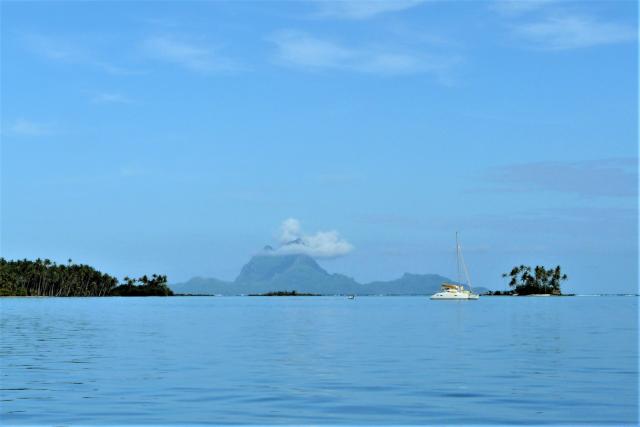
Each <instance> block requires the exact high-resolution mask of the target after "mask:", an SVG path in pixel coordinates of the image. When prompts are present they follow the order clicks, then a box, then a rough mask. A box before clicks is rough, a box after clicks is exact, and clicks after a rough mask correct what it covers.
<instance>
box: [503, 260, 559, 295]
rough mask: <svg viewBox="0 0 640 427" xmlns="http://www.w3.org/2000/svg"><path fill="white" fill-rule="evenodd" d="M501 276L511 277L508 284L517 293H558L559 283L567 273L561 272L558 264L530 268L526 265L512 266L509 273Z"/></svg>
mask: <svg viewBox="0 0 640 427" xmlns="http://www.w3.org/2000/svg"><path fill="white" fill-rule="evenodd" d="M502 277H511V281H510V282H509V286H510V287H511V288H512V289H513V292H515V293H516V294H518V295H531V294H549V293H551V294H555V295H560V294H561V293H562V292H561V290H560V283H561V282H562V281H564V280H567V275H566V274H562V270H561V269H560V266H559V265H558V266H556V267H555V268H550V269H548V270H547V269H546V268H544V267H543V266H541V265H538V266H536V267H535V269H532V268H531V267H529V266H527V265H521V266H518V267H513V269H512V270H511V272H510V273H504V274H503V275H502Z"/></svg>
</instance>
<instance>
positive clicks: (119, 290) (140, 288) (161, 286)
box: [111, 274, 173, 297]
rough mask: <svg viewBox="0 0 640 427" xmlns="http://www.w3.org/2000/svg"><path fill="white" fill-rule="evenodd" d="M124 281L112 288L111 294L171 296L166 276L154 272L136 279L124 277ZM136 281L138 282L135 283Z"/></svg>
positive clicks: (171, 292)
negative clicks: (149, 275)
mask: <svg viewBox="0 0 640 427" xmlns="http://www.w3.org/2000/svg"><path fill="white" fill-rule="evenodd" d="M124 281H125V283H124V284H122V285H120V286H118V287H116V288H114V289H112V290H111V295H112V296H123V297H124V296H139V297H141V296H151V295H156V296H171V295H173V291H172V290H171V289H169V287H168V286H167V276H164V275H158V274H154V275H152V276H151V278H149V277H147V275H144V276H142V277H140V278H138V279H132V278H130V277H125V278H124ZM136 283H138V284H136Z"/></svg>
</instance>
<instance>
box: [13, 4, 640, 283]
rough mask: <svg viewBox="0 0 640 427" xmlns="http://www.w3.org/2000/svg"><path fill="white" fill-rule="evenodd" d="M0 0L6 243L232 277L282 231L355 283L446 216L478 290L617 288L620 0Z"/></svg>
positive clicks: (631, 224)
mask: <svg viewBox="0 0 640 427" xmlns="http://www.w3.org/2000/svg"><path fill="white" fill-rule="evenodd" d="M1 7H2V11H1V12H2V16H1V20H2V21H1V23H2V30H1V36H2V64H1V71H2V76H1V78H2V93H1V101H2V113H1V124H2V130H1V132H2V133H1V137H2V238H1V243H2V247H1V249H2V256H4V257H6V258H23V257H27V258H35V257H42V258H50V259H53V260H56V261H59V262H61V261H65V260H66V259H67V258H72V259H73V260H74V261H76V262H84V263H88V264H91V265H94V266H96V267H98V268H100V269H103V270H105V271H108V272H110V273H113V274H116V275H118V276H119V277H122V276H124V275H126V274H129V275H135V274H143V273H154V272H157V273H165V274H168V275H169V277H170V280H171V281H174V282H175V281H182V280H186V279H188V278H190V277H192V276H206V277H218V278H223V279H232V278H234V277H235V275H236V274H237V273H238V272H239V270H240V268H241V267H242V265H243V264H244V263H245V262H246V261H247V259H248V258H249V257H250V256H251V255H252V254H254V253H256V252H257V251H258V250H260V248H262V247H263V246H264V245H265V244H271V245H274V246H277V245H278V243H279V241H280V240H282V239H284V238H285V237H286V236H290V235H291V233H293V235H295V236H299V237H302V238H303V240H304V241H305V242H306V243H307V244H309V245H311V246H314V245H315V246H314V247H313V248H312V249H313V251H312V254H313V255H314V256H316V257H317V258H318V259H319V261H320V262H321V264H322V265H323V266H324V267H326V268H327V269H328V270H330V271H334V272H341V273H345V274H348V275H350V276H353V277H355V278H356V279H358V280H361V281H367V280H374V279H391V278H395V277H397V276H399V275H401V274H402V273H404V272H413V273H428V272H430V273H440V274H444V275H453V274H454V271H455V259H454V255H453V245H454V243H453V238H454V233H455V231H459V232H460V233H461V239H462V244H463V249H464V250H465V258H466V260H467V263H468V266H469V270H470V273H471V276H472V279H473V282H474V284H477V285H481V286H486V287H489V288H497V289H501V288H504V287H505V286H506V282H505V281H504V280H503V279H502V278H501V277H500V274H501V273H502V272H504V271H507V270H509V269H510V267H511V266H512V265H515V264H521V263H525V264H546V265H551V264H553V265H555V264H560V265H562V266H563V267H564V268H565V269H566V272H567V273H568V274H569V276H570V281H569V282H568V283H567V284H566V288H567V289H568V290H571V291H575V292H584V293H589V292H632V291H635V290H636V289H637V287H638V260H637V258H638V192H637V186H638V173H637V169H638V127H637V119H638V107H637V95H638V86H637V72H638V65H637V59H638V58H637V48H638V45H637V30H638V26H637V15H638V14H637V12H638V11H637V6H636V3H635V2H633V1H602V2H598V1H588V2H568V1H563V2H560V1H543V0H541V1H528V2H511V1H502V2H498V1H486V2H470V1H459V2H454V1H450V2H445V1H426V2H422V1H400V0H398V1H395V2H321V1H312V2H248V1H247V2H223V1H219V2H137V3H128V2H6V1H4V2H2V3H1ZM287 219H295V220H296V221H293V222H292V221H289V222H286V223H285V227H284V229H282V228H281V227H282V224H283V222H284V221H285V220H287ZM287 224H288V225H289V226H291V225H292V224H293V228H292V227H289V226H287ZM287 233H288V234H287Z"/></svg>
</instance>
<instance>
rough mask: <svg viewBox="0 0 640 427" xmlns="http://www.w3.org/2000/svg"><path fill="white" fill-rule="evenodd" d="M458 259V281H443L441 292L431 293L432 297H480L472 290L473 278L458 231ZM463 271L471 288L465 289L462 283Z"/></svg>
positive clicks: (468, 298) (472, 298) (469, 298)
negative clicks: (471, 277)
mask: <svg viewBox="0 0 640 427" xmlns="http://www.w3.org/2000/svg"><path fill="white" fill-rule="evenodd" d="M456 261H457V265H458V283H457V284H456V283H446V282H445V283H443V284H442V286H441V288H440V292H438V293H437V294H433V295H431V299H467V300H475V299H478V298H480V295H477V294H474V293H473V292H472V291H471V280H470V279H469V270H467V265H466V264H465V263H464V256H462V249H461V248H460V243H459V242H458V233H457V232H456ZM462 272H464V276H465V278H466V281H467V286H468V287H469V289H465V287H464V285H463V284H462Z"/></svg>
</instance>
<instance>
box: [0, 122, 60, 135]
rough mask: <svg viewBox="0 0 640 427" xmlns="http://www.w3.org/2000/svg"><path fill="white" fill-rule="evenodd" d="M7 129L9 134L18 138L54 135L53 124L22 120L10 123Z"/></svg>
mask: <svg viewBox="0 0 640 427" xmlns="http://www.w3.org/2000/svg"><path fill="white" fill-rule="evenodd" d="M6 129H7V131H8V133H10V134H13V135H18V136H44V135H51V134H52V133H53V127H52V126H51V124H46V123H38V122H34V121H31V120H27V119H22V118H21V119H16V120H15V121H14V122H12V123H10V124H9V125H8V126H7V127H6ZM3 133H4V132H3Z"/></svg>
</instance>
